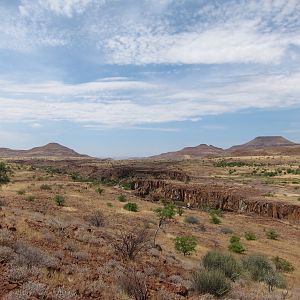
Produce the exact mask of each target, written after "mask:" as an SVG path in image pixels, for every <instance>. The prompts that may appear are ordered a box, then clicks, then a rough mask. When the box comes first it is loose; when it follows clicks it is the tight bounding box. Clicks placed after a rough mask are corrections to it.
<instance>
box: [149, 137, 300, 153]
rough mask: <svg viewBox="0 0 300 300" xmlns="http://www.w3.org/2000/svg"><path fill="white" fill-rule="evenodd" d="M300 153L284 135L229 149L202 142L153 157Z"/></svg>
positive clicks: (263, 138)
mask: <svg viewBox="0 0 300 300" xmlns="http://www.w3.org/2000/svg"><path fill="white" fill-rule="evenodd" d="M277 154H278V155H293V154H294V155H295V154H299V155H300V144H297V143H294V142H291V141H289V140H287V139H286V138H284V137H282V136H259V137H256V138H255V139H253V140H251V141H250V142H247V143H245V144H242V145H236V146H232V147H231V148H229V149H222V148H217V147H215V146H212V145H206V144H200V145H198V146H195V147H186V148H183V149H181V150H179V151H174V152H167V153H162V154H159V155H155V156H151V157H150V158H153V159H189V158H197V157H207V156H225V155H227V156H230V155H232V156H239V155H277Z"/></svg>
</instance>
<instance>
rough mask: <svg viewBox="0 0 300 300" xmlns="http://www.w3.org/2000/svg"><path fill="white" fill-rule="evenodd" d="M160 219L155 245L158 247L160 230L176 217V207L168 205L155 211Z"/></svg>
mask: <svg viewBox="0 0 300 300" xmlns="http://www.w3.org/2000/svg"><path fill="white" fill-rule="evenodd" d="M154 212H155V213H156V214H157V216H158V217H159V222H158V226H157V229H156V231H155V234H154V239H153V244H154V246H156V237H157V234H158V231H159V229H160V228H161V227H162V226H163V225H164V224H165V223H166V222H167V221H168V220H170V219H173V218H174V217H175V215H176V206H175V205H174V204H172V203H169V204H166V205H165V206H164V207H159V208H156V209H155V210H154Z"/></svg>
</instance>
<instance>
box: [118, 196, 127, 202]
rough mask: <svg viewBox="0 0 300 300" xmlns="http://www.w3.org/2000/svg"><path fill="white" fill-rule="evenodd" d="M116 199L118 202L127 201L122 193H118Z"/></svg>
mask: <svg viewBox="0 0 300 300" xmlns="http://www.w3.org/2000/svg"><path fill="white" fill-rule="evenodd" d="M118 201H120V202H126V201H127V199H126V196H125V195H123V194H121V195H119V196H118Z"/></svg>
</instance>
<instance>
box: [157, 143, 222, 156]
mask: <svg viewBox="0 0 300 300" xmlns="http://www.w3.org/2000/svg"><path fill="white" fill-rule="evenodd" d="M223 152H224V150H223V149H222V148H218V147H215V146H212V145H207V144H200V145H198V146H195V147H186V148H183V149H181V150H179V151H174V152H167V153H162V154H160V155H155V156H152V157H151V158H155V159H183V158H193V157H201V156H210V155H220V154H222V153H223Z"/></svg>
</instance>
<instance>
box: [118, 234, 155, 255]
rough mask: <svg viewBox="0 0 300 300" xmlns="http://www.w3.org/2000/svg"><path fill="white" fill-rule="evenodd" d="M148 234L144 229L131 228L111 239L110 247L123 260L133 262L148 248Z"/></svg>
mask: <svg viewBox="0 0 300 300" xmlns="http://www.w3.org/2000/svg"><path fill="white" fill-rule="evenodd" d="M149 238H150V234H149V231H148V230H147V229H146V228H142V229H139V228H132V229H130V230H128V231H122V232H120V233H119V234H116V236H115V237H114V238H113V239H112V246H113V248H114V249H115V251H116V253H117V255H120V256H121V257H122V258H124V259H129V260H134V259H135V258H136V257H137V256H138V255H140V254H141V253H143V252H144V251H145V250H147V249H148V248H149V246H150V245H149Z"/></svg>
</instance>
